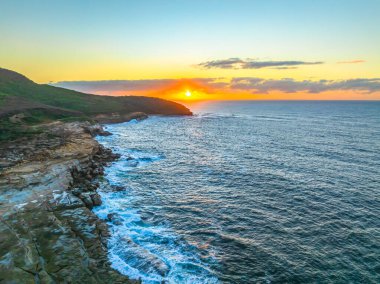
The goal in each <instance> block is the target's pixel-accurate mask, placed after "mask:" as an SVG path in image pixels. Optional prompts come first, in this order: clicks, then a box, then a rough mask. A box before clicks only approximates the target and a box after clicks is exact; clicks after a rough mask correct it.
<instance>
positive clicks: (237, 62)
mask: <svg viewBox="0 0 380 284" xmlns="http://www.w3.org/2000/svg"><path fill="white" fill-rule="evenodd" d="M317 64H323V62H322V61H315V62H307V61H298V60H288V61H259V60H255V59H241V58H229V59H222V60H212V61H206V62H202V63H199V64H198V65H197V66H198V67H200V68H203V69H213V68H220V69H262V68H274V69H294V68H297V67H298V66H301V65H317Z"/></svg>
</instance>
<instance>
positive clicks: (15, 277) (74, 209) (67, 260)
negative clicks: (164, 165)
mask: <svg viewBox="0 0 380 284" xmlns="http://www.w3.org/2000/svg"><path fill="white" fill-rule="evenodd" d="M140 115H141V114H140ZM139 117H140V118H142V117H141V116H139ZM133 118H135V117H133V116H132V117H130V118H129V120H130V119H133ZM96 135H110V133H108V132H105V131H104V130H103V128H102V126H101V125H99V124H95V125H91V124H90V123H88V122H71V123H60V122H55V123H52V124H49V125H47V126H46V131H45V132H44V133H42V134H39V135H37V136H35V137H33V138H32V139H25V140H21V141H19V142H18V143H16V144H7V145H2V147H1V149H0V150H1V164H0V165H1V167H2V170H1V172H0V216H1V222H0V236H1V237H0V239H1V242H0V275H1V276H0V280H1V281H4V282H5V283H13V282H14V281H16V282H17V281H21V280H22V283H38V282H42V283H56V282H58V283H62V282H72V283H79V282H85V283H139V281H136V280H130V279H128V277H126V276H124V275H121V274H120V273H119V272H117V271H116V270H114V269H113V268H111V264H110V262H109V260H108V255H107V239H108V237H109V231H108V226H107V224H106V223H105V222H104V221H102V220H100V219H99V218H98V217H97V216H96V215H95V214H94V213H93V212H92V211H91V209H92V208H93V207H94V206H97V205H100V204H101V199H100V196H99V194H97V193H96V190H97V187H98V186H99V184H98V183H97V179H101V178H102V176H103V167H104V166H105V165H106V164H107V163H109V162H111V161H113V160H115V159H117V158H118V156H117V155H116V154H113V153H112V151H111V150H110V149H106V148H104V147H103V146H102V145H100V144H99V143H98V142H97V141H96V140H95V139H94V137H95V136H96ZM115 190H118V189H115Z"/></svg>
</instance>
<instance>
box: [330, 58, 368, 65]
mask: <svg viewBox="0 0 380 284" xmlns="http://www.w3.org/2000/svg"><path fill="white" fill-rule="evenodd" d="M364 62H366V61H365V60H361V59H357V60H351V61H339V62H337V63H338V64H356V63H364Z"/></svg>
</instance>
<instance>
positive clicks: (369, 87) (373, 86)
mask: <svg viewBox="0 0 380 284" xmlns="http://www.w3.org/2000/svg"><path fill="white" fill-rule="evenodd" d="M182 80H186V81H192V82H195V83H197V84H199V85H202V86H205V87H208V88H211V89H214V90H217V91H225V92H228V91H234V90H240V91H247V92H250V93H252V94H265V93H269V92H271V91H280V92H284V93H297V92H308V93H315V94H317V93H322V92H326V91H339V90H340V91H356V92H364V93H373V92H379V91H380V78H371V79H368V78H362V79H349V80H318V81H311V80H303V81H296V80H294V79H291V78H284V79H263V78H254V77H238V78H232V79H230V80H221V79H220V78H218V79H215V78H196V79H182ZM180 81H181V79H158V80H112V81H63V82H57V83H55V84H53V85H54V86H58V87H64V88H68V89H73V90H77V91H81V92H87V93H92V92H93V93H101V92H105V93H109V92H111V93H112V92H126V93H130V94H133V92H134V91H149V90H160V89H163V88H165V87H167V86H168V85H169V84H175V83H179V82H180Z"/></svg>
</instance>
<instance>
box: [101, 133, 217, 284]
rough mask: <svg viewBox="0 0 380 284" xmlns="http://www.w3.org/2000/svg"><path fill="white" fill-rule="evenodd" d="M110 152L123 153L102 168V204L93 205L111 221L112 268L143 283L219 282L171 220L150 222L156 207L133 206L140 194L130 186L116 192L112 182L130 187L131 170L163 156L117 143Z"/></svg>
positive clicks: (110, 256) (108, 138) (108, 143)
mask: <svg viewBox="0 0 380 284" xmlns="http://www.w3.org/2000/svg"><path fill="white" fill-rule="evenodd" d="M111 139H114V137H112V136H110V137H107V138H104V137H100V139H98V140H100V142H101V143H103V144H105V145H106V146H109V145H110V144H112V143H111V141H110V140H111ZM105 140H107V141H105ZM114 150H115V151H116V152H118V153H120V154H121V155H122V156H121V158H120V160H118V161H116V162H114V163H113V164H112V165H111V166H110V167H108V168H106V175H105V177H106V180H105V181H103V182H102V183H101V186H100V189H99V191H98V192H99V194H100V195H101V197H102V201H103V203H102V205H101V206H98V207H96V208H94V212H95V213H96V214H97V215H98V216H99V217H100V218H101V219H103V220H105V221H106V222H107V223H108V225H109V229H110V233H111V236H110V238H109V240H108V249H109V260H110V262H111V263H112V267H113V268H115V269H116V270H118V271H119V272H120V273H122V274H125V275H127V276H129V277H130V278H131V279H141V280H142V281H143V283H152V284H153V283H157V284H158V283H162V282H163V281H165V283H219V280H218V279H217V278H216V277H215V276H213V274H212V272H211V271H210V270H209V268H208V267H207V266H206V265H205V264H204V263H202V260H201V258H200V257H199V254H198V252H197V248H196V246H193V245H190V244H189V243H187V242H186V241H185V240H184V239H183V238H181V236H178V235H177V234H176V233H175V232H174V231H172V230H171V228H170V225H169V224H165V223H163V222H161V223H158V224H157V223H156V222H154V219H155V215H156V214H155V212H156V210H159V208H157V206H156V207H153V206H148V205H146V206H145V207H144V208H135V207H134V205H133V201H135V200H136V199H137V198H138V197H137V196H134V195H133V193H132V191H131V190H128V189H127V190H123V191H115V190H114V187H115V186H122V187H127V188H128V187H129V188H130V187H131V186H133V185H131V184H128V173H129V172H131V171H134V170H136V168H139V167H144V166H147V165H148V164H150V163H152V162H157V161H160V160H162V159H164V158H165V157H164V156H163V155H160V154H157V153H149V152H144V151H141V150H139V149H121V148H118V147H115V148H114ZM142 212H143V213H142Z"/></svg>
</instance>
